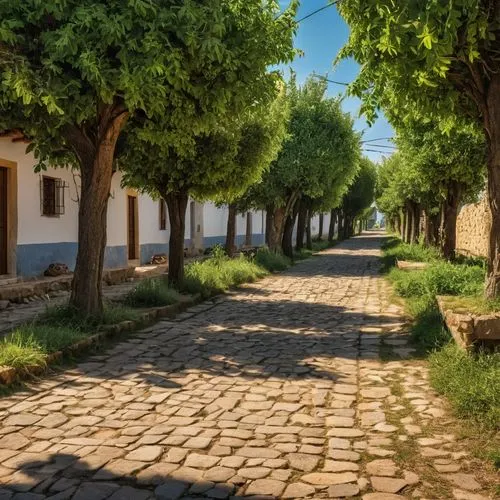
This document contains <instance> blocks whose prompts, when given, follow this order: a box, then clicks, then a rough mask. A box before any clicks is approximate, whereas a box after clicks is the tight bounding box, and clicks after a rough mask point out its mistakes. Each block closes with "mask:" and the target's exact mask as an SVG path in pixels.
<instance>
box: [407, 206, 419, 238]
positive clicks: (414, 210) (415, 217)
mask: <svg viewBox="0 0 500 500" xmlns="http://www.w3.org/2000/svg"><path fill="white" fill-rule="evenodd" d="M409 210H410V214H411V215H410V219H411V228H410V243H412V244H415V243H418V237H419V234H420V206H419V205H418V203H415V202H413V201H412V202H410V203H409Z"/></svg>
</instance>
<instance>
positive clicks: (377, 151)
mask: <svg viewBox="0 0 500 500" xmlns="http://www.w3.org/2000/svg"><path fill="white" fill-rule="evenodd" d="M363 151H369V152H370V153H382V154H384V153H385V154H387V153H392V151H380V150H379V149H363Z"/></svg>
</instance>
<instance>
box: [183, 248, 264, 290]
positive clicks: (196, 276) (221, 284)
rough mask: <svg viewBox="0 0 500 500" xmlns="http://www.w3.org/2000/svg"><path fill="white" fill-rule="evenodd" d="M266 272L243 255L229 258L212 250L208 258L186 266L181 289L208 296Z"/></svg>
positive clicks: (256, 277)
mask: <svg viewBox="0 0 500 500" xmlns="http://www.w3.org/2000/svg"><path fill="white" fill-rule="evenodd" d="M266 274H267V272H266V270H265V269H264V268H262V267H260V266H259V265H257V263H255V262H253V261H251V260H249V259H248V258H246V257H244V256H243V255H242V256H240V257H239V258H237V259H230V258H229V257H227V256H226V255H225V254H224V253H223V252H221V251H217V250H214V251H213V253H212V257H210V258H209V259H207V260H204V261H197V262H193V263H191V264H188V265H187V266H186V268H185V271H184V282H183V284H182V287H181V291H184V292H187V293H191V294H201V295H202V296H203V297H209V296H211V295H213V294H214V293H218V292H223V291H225V290H227V289H228V288H229V287H230V286H234V285H239V284H241V283H245V282H251V281H255V280H256V279H258V278H261V277H263V276H265V275H266Z"/></svg>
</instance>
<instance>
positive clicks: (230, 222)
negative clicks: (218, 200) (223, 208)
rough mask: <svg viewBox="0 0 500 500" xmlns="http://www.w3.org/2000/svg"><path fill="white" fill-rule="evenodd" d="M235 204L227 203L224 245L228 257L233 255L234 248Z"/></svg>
mask: <svg viewBox="0 0 500 500" xmlns="http://www.w3.org/2000/svg"><path fill="white" fill-rule="evenodd" d="M236 215H237V214H236V205H234V204H232V203H231V204H230V205H229V212H228V215H227V231H226V245H225V250H226V253H227V255H228V256H229V257H232V256H233V255H234V251H235V250H236Z"/></svg>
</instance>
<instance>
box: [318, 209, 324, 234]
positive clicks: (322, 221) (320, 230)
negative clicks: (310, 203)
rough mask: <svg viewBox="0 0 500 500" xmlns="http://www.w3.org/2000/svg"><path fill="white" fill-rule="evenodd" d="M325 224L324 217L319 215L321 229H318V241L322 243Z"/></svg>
mask: <svg viewBox="0 0 500 500" xmlns="http://www.w3.org/2000/svg"><path fill="white" fill-rule="evenodd" d="M323 223H324V215H323V214H322V213H321V214H319V228H318V241H321V239H322V238H323Z"/></svg>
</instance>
